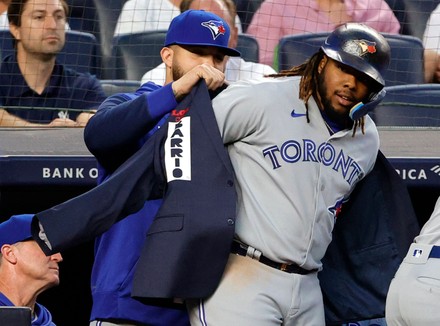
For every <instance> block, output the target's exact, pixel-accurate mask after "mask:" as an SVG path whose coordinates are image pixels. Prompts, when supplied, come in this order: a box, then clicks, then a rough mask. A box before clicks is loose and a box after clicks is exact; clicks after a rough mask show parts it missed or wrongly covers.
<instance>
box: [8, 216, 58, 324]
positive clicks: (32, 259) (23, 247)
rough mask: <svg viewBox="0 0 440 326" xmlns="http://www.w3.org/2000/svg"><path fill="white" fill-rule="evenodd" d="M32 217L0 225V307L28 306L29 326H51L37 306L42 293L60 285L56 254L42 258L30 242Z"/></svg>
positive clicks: (50, 322) (48, 317)
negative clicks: (30, 314)
mask: <svg viewBox="0 0 440 326" xmlns="http://www.w3.org/2000/svg"><path fill="white" fill-rule="evenodd" d="M33 216H34V215H33V214H22V215H14V216H12V217H11V218H10V219H8V220H7V221H5V222H3V223H1V224H0V306H22V307H29V308H30V309H31V311H32V326H55V324H54V323H53V322H52V316H51V314H50V312H49V311H48V310H47V309H46V308H45V307H44V306H43V305H41V304H39V303H37V302H36V300H37V297H38V295H39V294H40V293H42V292H43V291H45V290H47V289H49V288H51V287H53V286H56V285H58V284H59V283H60V275H59V267H58V263H60V262H61V261H62V260H63V258H62V257H61V254H60V253H56V254H53V255H50V256H46V255H45V254H44V253H43V251H42V250H41V248H40V247H39V246H38V244H37V243H36V242H35V241H34V240H32V239H31V221H32V217H33Z"/></svg>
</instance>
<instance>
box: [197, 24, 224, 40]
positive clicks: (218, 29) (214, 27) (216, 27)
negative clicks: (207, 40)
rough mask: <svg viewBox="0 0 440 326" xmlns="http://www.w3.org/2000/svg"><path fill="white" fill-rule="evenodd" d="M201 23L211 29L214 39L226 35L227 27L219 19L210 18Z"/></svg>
mask: <svg viewBox="0 0 440 326" xmlns="http://www.w3.org/2000/svg"><path fill="white" fill-rule="evenodd" d="M201 25H202V26H203V27H206V28H207V29H209V30H210V31H211V34H212V38H213V39H214V40H215V39H216V38H217V37H218V36H219V35H224V34H225V33H226V28H225V26H224V25H223V22H222V21H219V20H210V21H207V22H203V23H201Z"/></svg>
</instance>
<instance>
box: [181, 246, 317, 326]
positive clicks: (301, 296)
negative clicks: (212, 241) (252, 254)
mask: <svg viewBox="0 0 440 326" xmlns="http://www.w3.org/2000/svg"><path fill="white" fill-rule="evenodd" d="M187 306H188V311H189V315H190V321H191V325H192V326H198V325H200V326H206V325H208V326H210V325H212V326H231V325H240V326H276V325H285V326H287V325H292V326H294V325H296V326H297V325H303V326H322V325H325V322H324V306H323V301H322V294H321V290H320V286H319V281H318V277H317V273H311V274H308V275H299V274H290V273H286V272H282V271H280V270H277V269H275V268H273V267H269V266H267V265H264V264H262V263H260V262H258V261H256V260H254V259H252V258H249V257H243V256H238V255H235V254H231V255H230V256H229V261H228V264H227V266H226V269H225V272H224V274H223V278H222V280H221V282H220V285H219V286H218V288H217V290H216V292H215V293H214V294H213V295H212V296H211V297H210V298H208V299H206V300H193V301H187Z"/></svg>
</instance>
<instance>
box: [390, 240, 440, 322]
mask: <svg viewBox="0 0 440 326" xmlns="http://www.w3.org/2000/svg"><path fill="white" fill-rule="evenodd" d="M431 247H432V246H430V245H420V244H412V245H411V247H410V249H409V251H408V254H407V255H406V257H405V259H404V260H403V262H402V264H401V265H400V267H399V269H398V271H397V273H396V276H395V277H394V279H393V280H392V282H391V285H390V288H389V290H388V296H387V302H386V311H385V317H386V321H387V324H388V326H397V325H399V326H409V325H413V326H415V325H417V326H429V325H440V259H439V258H428V255H429V252H430V248H431ZM420 248H422V249H423V250H422V252H420Z"/></svg>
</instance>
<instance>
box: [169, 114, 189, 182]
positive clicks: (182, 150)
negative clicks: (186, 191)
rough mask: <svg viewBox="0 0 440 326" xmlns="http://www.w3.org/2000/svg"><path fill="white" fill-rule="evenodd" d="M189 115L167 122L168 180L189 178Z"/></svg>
mask: <svg viewBox="0 0 440 326" xmlns="http://www.w3.org/2000/svg"><path fill="white" fill-rule="evenodd" d="M190 125H191V117H189V116H188V117H183V118H179V119H177V122H168V136H167V139H166V141H165V146H164V147H165V169H166V175H167V180H168V182H170V181H173V180H187V181H189V180H191V133H190Z"/></svg>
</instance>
